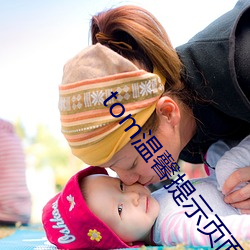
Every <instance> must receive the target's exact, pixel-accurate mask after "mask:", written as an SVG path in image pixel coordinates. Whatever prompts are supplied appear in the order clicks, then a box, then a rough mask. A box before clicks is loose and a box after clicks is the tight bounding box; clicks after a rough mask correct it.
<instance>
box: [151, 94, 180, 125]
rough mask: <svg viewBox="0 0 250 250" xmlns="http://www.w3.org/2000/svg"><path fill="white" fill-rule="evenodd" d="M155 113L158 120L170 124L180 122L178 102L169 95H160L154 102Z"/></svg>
mask: <svg viewBox="0 0 250 250" xmlns="http://www.w3.org/2000/svg"><path fill="white" fill-rule="evenodd" d="M156 113H157V115H158V117H159V119H160V120H162V119H163V120H165V121H166V122H168V123H170V124H171V125H172V126H175V125H177V124H178V123H179V122H180V109H179V106H178V104H177V103H176V102H175V101H174V100H173V99H172V98H171V97H169V96H162V97H161V98H160V99H159V100H158V102H157V104H156Z"/></svg>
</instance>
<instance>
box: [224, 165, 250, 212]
mask: <svg viewBox="0 0 250 250" xmlns="http://www.w3.org/2000/svg"><path fill="white" fill-rule="evenodd" d="M243 182H248V183H247V184H246V185H245V186H244V187H243V188H240V189H238V190H236V191H233V192H232V193H231V191H232V190H233V189H234V188H235V187H236V186H238V185H239V184H240V183H243ZM222 192H223V193H224V194H225V198H224V201H225V202H226V203H229V204H231V205H232V206H233V207H235V208H238V209H240V210H241V213H243V214H250V166H249V167H245V168H240V169H238V170H236V171H235V172H233V173H232V174H231V175H230V176H229V177H228V179H227V180H226V182H225V183H224V186H223V189H222Z"/></svg>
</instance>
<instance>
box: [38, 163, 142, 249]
mask: <svg viewBox="0 0 250 250" xmlns="http://www.w3.org/2000/svg"><path fill="white" fill-rule="evenodd" d="M93 174H105V175H108V173H107V171H106V170H105V169H104V168H99V167H88V168H86V169H84V170H81V171H80V172H78V173H77V174H75V175H74V176H72V177H71V179H70V180H69V181H68V183H67V184H66V185H65V187H64V189H63V190H62V191H61V192H60V193H59V194H57V195H56V196H55V197H54V198H52V199H51V200H50V201H49V202H48V203H47V204H46V205H45V207H44V208H43V215H42V222H43V226H44V229H45V232H46V235H47V238H48V240H49V241H50V242H51V243H52V244H54V245H56V246H57V247H58V248H60V249H114V248H131V246H128V245H127V244H125V243H124V242H123V241H121V240H120V239H119V237H118V236H117V235H116V234H115V233H114V232H113V231H112V230H111V229H110V228H109V227H108V226H107V225H106V224H104V223H103V222H102V221H101V220H100V219H99V218H97V217H96V216H95V215H94V214H93V213H92V212H91V211H90V209H89V208H88V206H87V203H86V201H85V199H84V197H83V195H82V192H81V189H80V185H79V181H80V180H81V179H82V178H84V177H86V176H88V175H93ZM132 247H138V245H137V246H132Z"/></svg>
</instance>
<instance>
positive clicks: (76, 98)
mask: <svg viewBox="0 0 250 250" xmlns="http://www.w3.org/2000/svg"><path fill="white" fill-rule="evenodd" d="M164 83H165V80H164V79H163V80H161V78H160V77H159V75H156V74H153V73H149V72H146V71H144V70H140V69H138V68H137V67H136V66H135V65H134V64H133V63H132V62H130V61H129V60H127V59H125V58H124V57H122V56H120V55H119V54H118V53H116V52H114V51H112V50H111V49H109V48H107V47H106V46H103V45H101V44H99V43H97V44H96V45H92V46H90V47H88V48H86V49H84V50H82V51H81V52H80V53H79V54H78V55H76V56H75V57H74V58H72V59H71V60H70V61H68V62H67V64H66V65H65V67H64V74H63V80H62V84H61V85H60V86H59V94H60V98H59V110H60V113H61V124H62V133H63V134H64V136H65V138H66V139H67V141H68V143H69V145H70V147H71V149H72V152H73V154H74V155H76V156H77V157H79V158H80V159H82V160H83V161H84V162H85V163H87V164H90V165H100V164H103V163H105V162H107V161H108V160H110V159H111V158H112V156H113V155H114V154H115V153H116V152H117V151H119V150H120V149H121V148H122V147H123V146H125V145H126V144H127V143H128V142H129V140H130V139H131V136H133V135H134V134H135V133H136V132H137V131H138V127H136V126H134V127H132V128H131V129H129V130H127V132H125V131H124V130H125V129H126V128H128V127H129V126H130V125H131V123H132V121H131V119H125V120H126V121H124V122H123V123H122V124H119V122H120V121H121V120H123V119H124V118H126V117H127V116H128V115H129V114H131V115H132V117H133V118H134V119H135V121H136V124H137V125H139V126H143V124H144V123H145V122H146V121H147V120H148V118H149V117H150V116H151V114H152V113H153V111H154V110H155V105H156V102H157V100H158V99H159V97H160V96H161V95H162V93H163V92H164ZM112 92H113V93H115V92H118V93H117V99H116V98H114V97H113V98H111V99H110V100H108V101H107V102H106V103H105V104H106V105H104V102H105V100H107V98H108V97H110V95H111V94H112ZM115 103H119V104H120V105H115V107H114V106H112V105H113V104H115ZM111 106H112V110H111V108H110V107H111ZM122 107H124V109H125V111H124V112H123V109H122ZM110 110H111V111H112V114H113V115H112V114H111V113H110ZM118 114H121V116H119V117H118ZM114 115H115V117H114Z"/></svg>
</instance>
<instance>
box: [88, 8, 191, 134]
mask: <svg viewBox="0 0 250 250" xmlns="http://www.w3.org/2000/svg"><path fill="white" fill-rule="evenodd" d="M91 38H92V43H93V44H96V43H98V42H99V43H101V44H103V45H105V46H107V47H109V48H110V49H112V50H114V51H116V52H117V53H119V54H120V55H122V56H123V57H125V58H127V59H129V60H130V61H132V62H137V63H138V64H139V65H142V66H143V68H144V69H145V70H147V71H149V72H153V70H154V69H155V68H156V69H157V70H158V71H159V72H160V73H161V74H162V75H163V76H164V77H165V78H166V83H165V93H167V94H170V95H172V96H175V97H177V99H178V100H179V101H181V102H183V103H184V104H187V105H188V106H189V105H190V93H189V91H188V90H187V87H186V86H184V84H183V83H182V81H181V68H182V64H181V61H180V59H179V57H178V55H177V53H176V51H175V49H174V48H173V46H172V45H171V42H170V40H169V38H168V35H167V33H166V31H165V29H164V28H163V27H162V25H161V24H160V23H159V21H158V20H157V19H156V18H155V17H154V16H153V15H152V14H151V13H150V12H148V11H147V10H145V9H143V8H140V7H137V6H130V5H129V6H128V5H127V6H120V7H117V8H114V9H109V10H107V11H103V12H100V13H98V14H97V15H95V16H93V17H92V20H91ZM156 118H157V116H156V112H154V113H153V115H152V116H151V117H150V118H149V120H148V122H147V123H146V124H145V125H144V126H143V130H144V131H145V130H146V129H148V128H149V127H150V128H151V129H153V130H154V128H156V127H157V125H155V124H156ZM145 127H146V128H145ZM152 127H153V128H152Z"/></svg>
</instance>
